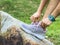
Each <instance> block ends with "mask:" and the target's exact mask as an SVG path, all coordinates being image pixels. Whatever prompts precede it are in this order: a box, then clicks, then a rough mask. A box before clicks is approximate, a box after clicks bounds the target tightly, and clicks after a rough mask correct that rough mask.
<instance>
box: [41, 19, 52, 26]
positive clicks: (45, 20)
mask: <svg viewBox="0 0 60 45" xmlns="http://www.w3.org/2000/svg"><path fill="white" fill-rule="evenodd" d="M42 22H43V23H45V24H46V25H50V24H51V23H52V21H50V20H49V19H48V18H45V19H42Z"/></svg>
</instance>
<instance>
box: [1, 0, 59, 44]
mask: <svg viewBox="0 0 60 45" xmlns="http://www.w3.org/2000/svg"><path fill="white" fill-rule="evenodd" d="M39 3H40V0H2V1H1V0H0V10H3V11H5V12H8V13H9V14H11V15H12V16H13V17H15V18H17V19H19V20H21V21H23V22H25V23H31V21H30V16H31V15H32V14H33V13H34V12H35V11H36V10H37V8H38V6H39ZM45 8H46V7H45ZM44 11H45V9H44V10H43V13H44ZM47 29H48V31H47V33H46V35H47V36H48V39H49V40H51V41H52V42H54V44H55V45H60V17H58V18H57V19H56V21H55V22H54V23H53V24H52V25H50V26H49V27H48V28H47Z"/></svg>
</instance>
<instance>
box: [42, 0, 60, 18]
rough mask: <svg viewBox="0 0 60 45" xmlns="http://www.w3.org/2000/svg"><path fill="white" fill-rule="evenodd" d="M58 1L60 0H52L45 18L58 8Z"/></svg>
mask: <svg viewBox="0 0 60 45" xmlns="http://www.w3.org/2000/svg"><path fill="white" fill-rule="evenodd" d="M58 2H59V0H50V2H49V4H48V7H47V9H46V12H45V14H44V17H43V18H46V17H47V16H48V15H49V14H51V13H52V12H53V10H54V9H55V8H56V6H57V4H58Z"/></svg>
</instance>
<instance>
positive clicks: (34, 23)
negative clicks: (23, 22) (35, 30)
mask: <svg viewBox="0 0 60 45" xmlns="http://www.w3.org/2000/svg"><path fill="white" fill-rule="evenodd" d="M38 23H39V22H32V23H31V25H38Z"/></svg>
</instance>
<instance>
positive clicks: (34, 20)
mask: <svg viewBox="0 0 60 45" xmlns="http://www.w3.org/2000/svg"><path fill="white" fill-rule="evenodd" d="M30 20H31V21H32V22H38V21H40V17H34V16H31V17H30Z"/></svg>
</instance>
